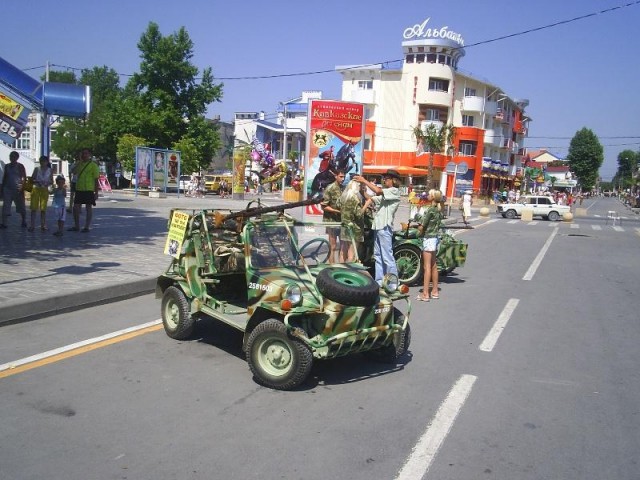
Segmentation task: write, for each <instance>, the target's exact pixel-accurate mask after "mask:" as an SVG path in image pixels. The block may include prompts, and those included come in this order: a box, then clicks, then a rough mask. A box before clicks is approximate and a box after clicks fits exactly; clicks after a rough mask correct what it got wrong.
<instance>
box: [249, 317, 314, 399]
mask: <svg viewBox="0 0 640 480" xmlns="http://www.w3.org/2000/svg"><path fill="white" fill-rule="evenodd" d="M247 362H248V363H249V368H250V369H251V373H253V375H254V377H255V378H256V380H257V381H258V383H260V384H262V385H264V386H265V387H269V388H273V389H276V390H290V389H292V388H295V387H297V386H298V385H300V384H301V383H302V382H304V381H305V379H306V378H307V377H308V376H309V373H310V372H311V367H312V365H313V355H312V353H311V350H310V349H309V347H308V346H307V345H305V344H304V342H302V341H301V340H299V339H297V338H295V337H294V336H292V335H290V334H289V332H287V327H286V326H285V325H284V323H282V322H281V321H279V320H275V319H269V320H265V321H264V322H262V323H260V324H258V326H257V327H256V328H255V329H254V330H253V331H252V332H251V334H250V335H249V339H248V341H247Z"/></svg>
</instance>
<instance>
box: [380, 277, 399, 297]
mask: <svg viewBox="0 0 640 480" xmlns="http://www.w3.org/2000/svg"><path fill="white" fill-rule="evenodd" d="M399 285H400V282H399V281H398V276H397V275H394V274H393V273H387V274H386V275H385V276H384V278H383V279H382V288H384V289H385V290H386V291H387V293H393V292H395V291H396V290H397V289H398V286H399Z"/></svg>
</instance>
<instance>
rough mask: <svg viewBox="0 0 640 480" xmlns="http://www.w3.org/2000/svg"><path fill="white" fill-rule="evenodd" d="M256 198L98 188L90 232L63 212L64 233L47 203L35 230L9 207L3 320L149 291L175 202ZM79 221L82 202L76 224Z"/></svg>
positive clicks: (0, 260)
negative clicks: (76, 227) (58, 232)
mask: <svg viewBox="0 0 640 480" xmlns="http://www.w3.org/2000/svg"><path fill="white" fill-rule="evenodd" d="M257 198H258V196H256V195H252V194H247V195H246V197H245V199H244V200H233V199H230V198H226V199H221V198H220V197H219V196H217V195H208V196H207V197H205V198H187V197H185V196H184V195H180V197H179V198H177V195H176V194H175V193H174V194H167V196H166V198H149V197H147V196H143V195H138V196H134V195H133V194H127V193H123V192H113V193H108V194H104V195H103V194H101V196H100V198H99V200H98V203H97V206H96V207H95V208H94V219H93V225H92V229H91V232H89V233H82V232H68V231H66V228H68V227H70V226H72V225H73V219H72V216H71V214H67V221H66V225H65V232H64V236H62V237H56V236H54V235H53V234H52V233H53V232H54V231H55V226H54V223H55V222H54V221H53V210H52V209H51V208H50V209H49V210H48V212H47V214H48V226H49V231H47V232H42V231H41V230H40V228H39V225H40V224H39V223H37V222H38V221H39V218H36V220H37V222H36V229H35V231H34V232H28V231H27V230H26V229H23V228H21V227H20V216H19V215H16V213H15V210H14V209H12V215H11V217H9V219H8V222H7V223H8V225H9V228H7V229H4V230H0V326H1V325H3V324H6V323H13V322H19V321H26V320H33V319H37V318H42V317H45V316H48V315H55V314H58V313H62V312H65V311H70V310H78V309H81V308H87V307H90V306H92V305H96V304H100V303H108V302H111V301H115V300H120V299H124V298H128V297H133V296H137V295H142V294H146V293H151V292H153V291H154V289H155V282H156V278H157V276H158V275H160V274H161V273H162V272H163V271H164V270H165V269H166V268H167V266H168V264H169V262H170V257H168V256H167V255H164V253H163V251H164V244H165V240H166V233H167V221H168V218H169V212H170V211H171V209H172V208H181V209H194V210H199V209H203V208H207V209H215V208H220V209H231V210H241V209H244V208H246V206H247V204H248V203H249V201H251V200H255V199H257ZM259 198H260V199H261V201H263V202H264V203H265V205H277V204H280V203H283V200H282V198H281V196H280V195H279V194H264V195H261V196H260V197H259ZM408 212H409V208H408V204H407V202H406V201H403V202H402V203H401V206H400V209H399V211H398V214H397V215H396V223H397V227H398V228H399V226H400V222H401V221H405V220H404V219H406V218H407V216H408ZM456 213H457V212H456ZM27 215H29V211H28V207H27ZM83 220H84V209H83V214H82V216H81V225H80V226H81V227H82V221H83ZM159 312H160V308H159V307H158V314H159Z"/></svg>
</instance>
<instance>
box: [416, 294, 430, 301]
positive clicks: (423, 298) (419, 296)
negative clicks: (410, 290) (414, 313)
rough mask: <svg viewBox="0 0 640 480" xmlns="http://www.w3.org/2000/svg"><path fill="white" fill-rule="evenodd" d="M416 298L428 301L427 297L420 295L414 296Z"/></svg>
mask: <svg viewBox="0 0 640 480" xmlns="http://www.w3.org/2000/svg"><path fill="white" fill-rule="evenodd" d="M416 300H418V301H419V302H428V301H429V297H423V296H422V295H418V296H417V297H416Z"/></svg>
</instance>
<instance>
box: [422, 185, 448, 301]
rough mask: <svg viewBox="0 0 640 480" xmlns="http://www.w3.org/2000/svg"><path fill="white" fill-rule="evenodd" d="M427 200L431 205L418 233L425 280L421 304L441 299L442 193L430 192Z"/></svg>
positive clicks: (432, 190) (423, 216)
mask: <svg viewBox="0 0 640 480" xmlns="http://www.w3.org/2000/svg"><path fill="white" fill-rule="evenodd" d="M427 200H428V201H430V202H431V204H430V205H429V207H428V208H427V209H426V211H425V212H424V214H423V215H422V217H421V218H420V226H419V227H418V232H419V234H420V236H421V237H422V260H423V261H422V263H423V265H424V275H423V278H424V280H423V285H422V293H421V294H419V295H418V296H417V298H416V300H418V301H421V302H428V301H429V299H430V298H433V299H434V300H436V299H438V298H440V293H439V288H438V264H437V262H436V254H437V251H438V243H439V238H438V235H439V234H440V229H441V228H442V202H441V200H442V192H441V191H440V190H435V189H431V190H429V194H428V196H427ZM430 284H431V285H432V288H431V294H429V285H430Z"/></svg>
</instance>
